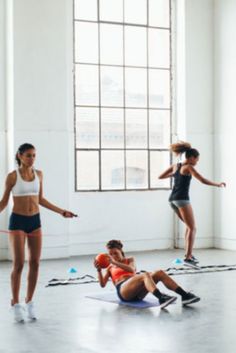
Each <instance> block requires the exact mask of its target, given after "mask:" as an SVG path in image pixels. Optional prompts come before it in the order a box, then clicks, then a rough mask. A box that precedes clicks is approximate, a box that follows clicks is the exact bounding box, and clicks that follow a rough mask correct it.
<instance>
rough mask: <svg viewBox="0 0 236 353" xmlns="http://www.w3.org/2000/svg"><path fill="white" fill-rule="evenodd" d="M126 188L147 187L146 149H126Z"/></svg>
mask: <svg viewBox="0 0 236 353" xmlns="http://www.w3.org/2000/svg"><path fill="white" fill-rule="evenodd" d="M126 183H127V189H146V188H147V187H148V158H147V151H126Z"/></svg>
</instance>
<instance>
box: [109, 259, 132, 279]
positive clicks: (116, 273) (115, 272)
mask: <svg viewBox="0 0 236 353" xmlns="http://www.w3.org/2000/svg"><path fill="white" fill-rule="evenodd" d="M124 264H126V265H128V264H129V263H128V259H125V260H124ZM109 270H110V274H111V278H112V281H113V283H115V282H117V281H118V280H119V278H121V277H123V276H127V277H133V276H134V275H135V274H134V273H133V272H128V271H126V270H124V269H123V268H121V267H118V266H115V265H111V267H110V268H109Z"/></svg>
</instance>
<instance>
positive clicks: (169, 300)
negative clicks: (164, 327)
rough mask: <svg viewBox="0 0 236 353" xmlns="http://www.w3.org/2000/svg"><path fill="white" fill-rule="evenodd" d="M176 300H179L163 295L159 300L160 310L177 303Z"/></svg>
mask: <svg viewBox="0 0 236 353" xmlns="http://www.w3.org/2000/svg"><path fill="white" fill-rule="evenodd" d="M176 299H177V297H173V296H170V295H168V294H164V293H162V294H161V297H160V298H159V302H160V308H161V309H163V308H165V307H166V306H167V305H169V304H171V303H173V302H175V301H176Z"/></svg>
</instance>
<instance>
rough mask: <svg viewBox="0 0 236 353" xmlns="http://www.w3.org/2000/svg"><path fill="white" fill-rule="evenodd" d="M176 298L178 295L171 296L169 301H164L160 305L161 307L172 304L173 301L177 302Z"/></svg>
mask: <svg viewBox="0 0 236 353" xmlns="http://www.w3.org/2000/svg"><path fill="white" fill-rule="evenodd" d="M176 299H177V297H171V298H170V299H168V300H167V301H165V302H164V303H162V304H161V305H160V309H164V308H166V307H167V306H168V305H170V304H171V303H173V302H175V301H176Z"/></svg>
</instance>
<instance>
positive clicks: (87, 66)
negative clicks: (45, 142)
mask: <svg viewBox="0 0 236 353" xmlns="http://www.w3.org/2000/svg"><path fill="white" fill-rule="evenodd" d="M170 13H171V11H170V1H169V0H74V66H75V75H74V90H75V95H74V96H75V98H74V99H75V146H76V158H75V160H76V190H77V191H90V190H142V189H143V190H147V189H158V188H169V187H170V181H169V180H158V178H157V176H158V174H159V173H160V172H161V171H162V170H163V169H164V168H166V167H167V166H168V165H169V162H170V154H169V151H168V146H169V144H170V135H171V131H170V127H171V85H170V83H171V64H170V58H171V40H170V38H171V26H170V23H171V21H170Z"/></svg>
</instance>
